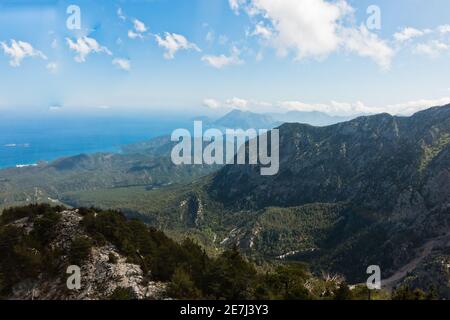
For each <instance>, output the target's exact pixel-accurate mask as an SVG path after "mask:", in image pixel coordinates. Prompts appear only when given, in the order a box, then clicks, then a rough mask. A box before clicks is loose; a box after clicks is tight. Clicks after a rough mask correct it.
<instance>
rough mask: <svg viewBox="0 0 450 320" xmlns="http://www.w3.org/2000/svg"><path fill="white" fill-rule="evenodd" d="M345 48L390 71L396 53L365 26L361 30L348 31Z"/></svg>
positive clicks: (346, 32)
mask: <svg viewBox="0 0 450 320" xmlns="http://www.w3.org/2000/svg"><path fill="white" fill-rule="evenodd" d="M344 38H345V41H344V47H345V48H346V49H347V50H349V51H353V52H355V53H356V54H358V55H360V56H362V57H369V58H371V59H372V60H374V61H375V62H376V63H377V64H378V65H379V66H380V67H381V68H383V69H385V70H386V69H389V67H390V65H391V61H392V58H393V56H394V51H393V50H392V49H391V48H390V47H389V46H388V45H387V44H386V42H384V41H383V40H380V39H379V38H378V36H377V35H376V34H374V33H371V32H370V31H369V30H367V28H366V27H365V26H364V25H361V27H360V28H359V29H346V31H345V32H344Z"/></svg>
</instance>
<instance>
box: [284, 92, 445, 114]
mask: <svg viewBox="0 0 450 320" xmlns="http://www.w3.org/2000/svg"><path fill="white" fill-rule="evenodd" d="M449 103H450V97H443V98H439V99H420V100H413V101H408V102H404V103H398V104H388V105H385V106H368V105H366V104H364V103H363V102H361V101H356V102H338V101H330V102H329V103H317V104H311V103H305V102H302V101H283V102H280V103H279V106H280V107H281V108H282V109H285V110H291V111H292V110H295V111H320V112H325V113H328V114H331V115H347V116H354V115H361V114H377V113H384V112H386V113H390V114H393V115H411V114H413V113H415V112H418V111H421V110H425V109H428V108H430V107H435V106H443V105H447V104H449Z"/></svg>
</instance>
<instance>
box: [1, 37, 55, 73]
mask: <svg viewBox="0 0 450 320" xmlns="http://www.w3.org/2000/svg"><path fill="white" fill-rule="evenodd" d="M0 45H1V47H2V49H3V52H4V53H5V55H7V56H9V57H10V60H9V64H10V65H11V66H12V67H19V66H20V64H21V62H22V60H23V59H25V58H26V57H35V58H41V59H44V60H47V57H46V56H45V55H44V54H43V53H42V52H41V51H39V50H36V49H35V48H33V46H32V45H31V44H29V43H28V42H25V41H20V40H19V41H16V40H14V39H13V40H11V45H10V46H8V44H7V43H5V42H0Z"/></svg>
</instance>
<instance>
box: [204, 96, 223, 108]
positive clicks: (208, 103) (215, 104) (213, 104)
mask: <svg viewBox="0 0 450 320" xmlns="http://www.w3.org/2000/svg"><path fill="white" fill-rule="evenodd" d="M203 105H204V106H205V107H208V108H210V109H218V108H220V107H221V103H220V102H219V101H217V100H216V99H211V98H208V99H204V100H203Z"/></svg>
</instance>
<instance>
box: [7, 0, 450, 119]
mask: <svg viewBox="0 0 450 320" xmlns="http://www.w3.org/2000/svg"><path fill="white" fill-rule="evenodd" d="M448 12H450V1H442V0H396V1H391V0H379V1H376V0H370V1H366V0H357V1H356V0H336V1H327V0H96V1H92V0H88V1H76V0H71V1H54V0H0V112H1V113H2V114H3V115H8V114H19V115H30V114H52V113H64V112H72V113H74V112H75V113H80V114H83V113H100V114H109V113H118V112H119V113H124V114H126V113H132V112H147V111H158V112H171V113H174V114H175V113H177V112H178V113H183V112H184V113H185V112H189V113H192V114H208V113H215V112H223V111H226V110H230V109H240V110H248V111H254V112H287V111H291V110H298V111H310V110H318V111H323V112H327V113H330V114H334V115H354V114H363V113H379V112H389V113H391V114H402V115H408V114H412V113H414V112H416V111H418V110H422V109H424V108H428V107H431V106H435V105H444V104H447V103H450V76H449V75H450V17H449V15H448Z"/></svg>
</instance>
